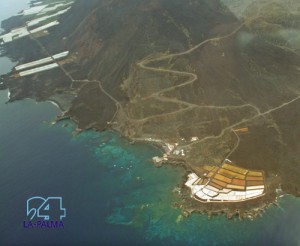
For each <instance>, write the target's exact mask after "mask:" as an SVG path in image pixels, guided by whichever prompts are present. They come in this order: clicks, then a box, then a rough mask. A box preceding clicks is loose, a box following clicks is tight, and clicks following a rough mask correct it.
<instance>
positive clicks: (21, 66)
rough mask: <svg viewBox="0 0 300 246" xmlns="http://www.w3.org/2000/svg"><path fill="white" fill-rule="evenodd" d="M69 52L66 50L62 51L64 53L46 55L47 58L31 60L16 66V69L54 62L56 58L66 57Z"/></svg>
mask: <svg viewBox="0 0 300 246" xmlns="http://www.w3.org/2000/svg"><path fill="white" fill-rule="evenodd" d="M68 54H69V51H65V52H62V53H58V54H55V55H53V56H51V57H50V56H49V57H46V58H43V59H40V60H37V61H33V62H29V63H25V64H22V65H19V66H16V67H15V69H16V70H17V71H19V70H23V69H27V68H31V67H36V66H39V65H43V64H45V63H49V62H52V61H54V60H58V59H61V58H64V57H66V56H67V55H68Z"/></svg>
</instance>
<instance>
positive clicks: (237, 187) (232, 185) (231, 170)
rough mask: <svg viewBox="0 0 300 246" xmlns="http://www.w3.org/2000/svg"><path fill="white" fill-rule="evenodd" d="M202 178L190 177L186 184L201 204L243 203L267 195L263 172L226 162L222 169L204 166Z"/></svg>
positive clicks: (191, 175) (195, 175)
mask: <svg viewBox="0 0 300 246" xmlns="http://www.w3.org/2000/svg"><path fill="white" fill-rule="evenodd" d="M203 168H204V170H205V171H206V172H205V173H204V174H202V175H201V176H200V177H199V176H198V175H197V174H196V173H191V174H189V175H188V181H187V182H186V183H185V185H186V186H187V187H189V188H190V189H191V192H192V197H193V198H194V199H196V200H198V201H200V202H242V201H246V200H250V199H255V198H258V197H261V196H263V195H264V194H265V177H264V173H263V172H262V171H254V170H247V169H244V168H241V167H238V166H236V165H233V164H232V163H231V161H229V160H226V161H225V162H224V163H223V164H222V165H221V167H218V166H204V167H203Z"/></svg>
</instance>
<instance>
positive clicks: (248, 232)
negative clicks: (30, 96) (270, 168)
mask: <svg viewBox="0 0 300 246" xmlns="http://www.w3.org/2000/svg"><path fill="white" fill-rule="evenodd" d="M12 2H15V3H16V2H18V3H21V2H23V6H24V3H25V2H26V1H23V0H22V1H21V0H15V1H11V2H10V3H12ZM7 3H8V1H3V0H0V19H3V18H4V17H8V16H10V15H12V14H14V13H16V12H18V11H19V10H20V6H21V5H22V4H19V5H13V4H11V5H7V6H8V7H6V10H5V11H4V8H3V6H4V4H7ZM3 12H5V13H4V14H5V15H4V14H3ZM11 66H12V64H11V63H10V62H9V61H8V60H7V59H6V58H2V59H0V74H1V73H5V72H7V71H9V69H10V68H11ZM6 101H7V91H0V245H300V200H299V199H296V198H293V197H291V196H284V197H283V198H281V199H280V207H279V208H278V207H275V206H271V207H270V208H269V209H267V211H266V212H265V213H264V215H263V217H262V218H258V219H256V220H255V221H248V220H245V221H239V220H227V219H226V218H225V217H224V216H218V217H213V218H212V219H208V218H207V216H206V215H198V214H194V215H192V216H190V217H189V218H187V219H182V217H181V216H180V214H181V211H180V210H179V209H176V208H173V207H172V204H173V203H174V202H175V201H176V200H177V199H178V198H179V197H178V195H177V193H174V192H172V190H173V189H174V188H175V187H176V186H177V185H178V184H180V182H182V176H183V174H184V172H183V169H182V168H173V167H171V166H165V167H163V168H160V169H157V168H155V167H154V166H153V164H152V163H151V162H150V159H151V158H152V156H154V155H158V154H160V151H159V150H157V149H156V148H154V147H151V146H147V145H140V144H139V145H131V144H129V143H128V142H127V141H126V140H124V139H122V138H120V137H119V136H118V134H116V133H113V132H109V131H107V132H103V133H96V132H93V131H87V132H84V133H82V134H80V135H78V136H75V137H74V136H73V135H72V131H73V130H74V128H75V125H74V124H73V123H72V122H62V123H59V124H57V125H54V126H52V125H51V124H50V122H51V121H52V120H53V119H54V118H55V116H56V115H57V114H59V112H60V111H59V109H57V108H56V107H55V106H53V105H52V104H50V103H49V102H45V103H36V102H34V101H33V100H23V101H21V102H15V103H10V104H5V102H6ZM65 123H68V126H67V127H63V125H64V124H65ZM32 196H42V197H48V196H61V197H63V206H64V207H65V208H66V209H67V217H66V218H65V219H64V222H65V228H64V229H25V228H23V220H25V219H27V218H26V200H27V199H28V198H30V197H32Z"/></svg>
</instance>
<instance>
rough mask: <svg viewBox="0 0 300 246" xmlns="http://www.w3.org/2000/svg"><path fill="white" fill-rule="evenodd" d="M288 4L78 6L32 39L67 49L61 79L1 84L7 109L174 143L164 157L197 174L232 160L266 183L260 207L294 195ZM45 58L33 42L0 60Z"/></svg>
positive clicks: (292, 38)
mask: <svg viewBox="0 0 300 246" xmlns="http://www.w3.org/2000/svg"><path fill="white" fill-rule="evenodd" d="M238 2H239V1H238ZM288 2H289V3H288V4H286V2H285V1H283V0H282V1H280V0H273V1H251V2H250V1H243V2H242V3H241V4H240V5H239V4H238V3H237V1H230V0H223V1H219V0H198V1H197V0H189V1H182V0H172V1H171V0H147V1H146V0H127V1H126V0H106V1H96V0H95V1H83V0H82V1H81V0H78V1H76V3H75V4H74V6H73V8H72V9H71V11H70V12H68V13H67V14H66V15H64V16H63V22H62V24H61V25H60V26H57V27H55V28H53V29H52V30H51V35H50V36H47V37H42V38H40V39H39V41H40V43H41V44H42V46H43V47H45V49H46V50H47V51H48V52H50V53H55V52H59V51H61V50H65V49H68V50H70V52H71V54H72V55H73V57H74V59H73V62H72V63H70V64H66V65H64V70H65V71H67V74H66V73H65V72H64V71H62V70H59V69H57V70H55V72H53V71H51V72H45V73H42V74H40V75H34V76H32V77H30V78H26V79H14V80H8V81H7V82H5V83H6V85H7V86H8V87H9V89H10V91H11V93H12V96H11V100H12V101H13V100H17V99H22V98H25V97H33V98H36V99H37V100H46V99H48V98H52V99H53V98H55V99H56V100H58V101H59V100H61V101H63V102H61V104H63V105H64V106H65V109H67V113H66V114H65V116H70V117H71V118H72V119H73V120H75V121H76V122H77V123H78V127H79V128H80V129H87V128H94V129H97V130H104V129H107V128H112V129H114V130H117V131H119V132H120V133H121V134H122V135H123V136H125V137H128V138H130V139H131V140H136V141H140V140H142V141H144V140H147V141H150V142H153V140H154V139H155V141H154V142H156V143H157V142H159V143H161V144H162V146H163V147H164V148H165V149H166V148H167V145H166V143H168V144H172V145H174V146H175V143H177V145H176V147H175V151H173V152H172V151H171V152H169V158H170V159H171V160H177V161H180V162H184V164H185V165H186V167H187V168H188V169H190V170H193V171H195V172H197V173H202V172H204V171H203V169H202V167H203V165H207V164H209V165H219V164H221V163H222V161H223V160H224V159H225V158H230V159H231V160H232V161H233V162H235V163H237V164H238V165H240V166H242V167H245V168H249V169H258V170H263V171H264V172H265V173H266V178H267V182H268V188H269V195H270V196H269V197H268V198H267V199H270V197H272V199H274V197H275V188H278V187H279V186H280V185H281V187H282V189H283V190H284V191H286V192H288V193H291V194H293V195H297V196H299V195H300V181H299V179H298V177H299V175H300V169H299V160H300V152H299V149H300V143H299V141H298V139H299V136H300V125H299V124H298V123H299V122H300V114H299V110H298V109H299V106H300V100H299V99H300V83H299V77H300V57H299V54H300V53H299V48H300V38H299V35H298V33H299V28H300V18H299V17H300V6H298V5H299V4H298V2H297V1H292V0H290V1H288ZM83 6H84V7H83ZM25 45H26V46H27V47H30V50H31V51H28V49H25V50H24V49H22V47H25ZM40 47H41V45H37V43H36V42H34V41H33V40H30V38H28V39H22V40H18V41H16V42H14V43H12V44H10V45H7V47H6V50H7V54H8V55H9V56H11V57H13V58H15V59H18V60H20V61H29V60H32V59H36V58H37V57H40V56H42V54H43V52H44V51H43V50H41V48H40ZM32 50H34V51H35V52H36V53H35V52H32ZM43 55H45V54H43ZM66 97H67V98H68V100H64V99H63V98H66ZM239 128H248V129H249V130H248V131H247V133H246V134H240V133H239V132H237V131H236V130H237V129H239ZM150 139H151V140H150ZM176 151H177V152H176ZM178 151H179V152H178ZM178 153H184V154H182V155H179V154H178ZM274 183H275V185H274ZM262 201H264V200H262Z"/></svg>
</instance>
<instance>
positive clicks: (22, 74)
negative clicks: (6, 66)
mask: <svg viewBox="0 0 300 246" xmlns="http://www.w3.org/2000/svg"><path fill="white" fill-rule="evenodd" d="M56 67H58V64H57V63H51V64H49V65H46V66H42V67H37V68H33V69H30V70H26V71H23V72H20V76H21V77H24V76H28V75H31V74H35V73H39V72H42V71H46V70H50V69H53V68H56Z"/></svg>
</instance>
